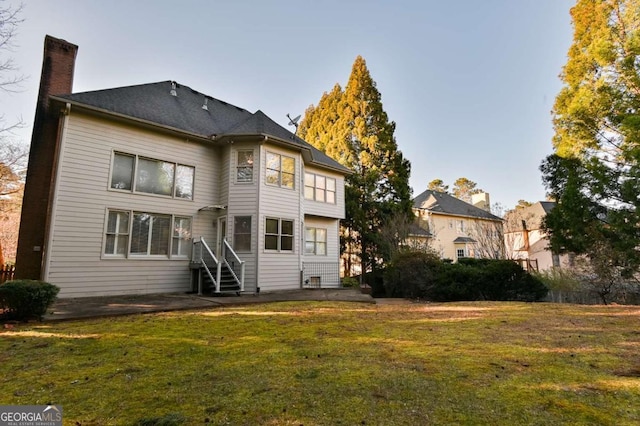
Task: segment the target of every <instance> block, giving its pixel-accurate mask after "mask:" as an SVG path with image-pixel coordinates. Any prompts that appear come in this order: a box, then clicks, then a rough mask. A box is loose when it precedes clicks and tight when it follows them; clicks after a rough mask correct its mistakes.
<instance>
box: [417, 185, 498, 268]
mask: <svg viewBox="0 0 640 426" xmlns="http://www.w3.org/2000/svg"><path fill="white" fill-rule="evenodd" d="M472 203H473V204H470V203H466V202H464V201H462V200H459V199H457V198H455V197H453V196H452V195H449V194H446V193H443V192H438V191H432V190H426V191H424V192H423V193H422V194H420V195H418V196H417V197H415V198H414V199H413V211H414V213H415V215H416V217H417V218H418V221H417V223H418V224H419V225H421V226H422V227H423V228H427V229H426V230H428V231H429V233H430V238H429V246H430V247H431V248H432V249H434V250H436V252H438V253H439V254H440V257H442V258H443V259H451V260H452V261H454V262H455V261H457V260H458V259H460V258H464V257H475V258H493V259H496V258H503V257H504V245H503V231H502V219H500V218H499V217H497V216H495V215H493V214H491V213H490V212H489V205H490V203H489V194H487V193H481V194H474V196H473V198H472Z"/></svg>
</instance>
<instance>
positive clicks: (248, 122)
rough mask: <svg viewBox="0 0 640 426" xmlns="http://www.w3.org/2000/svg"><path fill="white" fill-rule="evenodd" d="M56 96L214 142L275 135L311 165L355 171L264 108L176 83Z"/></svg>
mask: <svg viewBox="0 0 640 426" xmlns="http://www.w3.org/2000/svg"><path fill="white" fill-rule="evenodd" d="M173 93H175V96H174V95H173ZM52 98H53V99H55V100H58V101H61V102H70V103H71V104H76V105H80V106H83V107H87V108H90V109H94V110H98V111H101V112H104V113H107V114H113V115H115V116H120V117H124V118H130V119H134V120H136V121H141V122H144V123H148V124H151V125H158V126H161V127H164V128H167V129H171V130H175V131H178V132H184V133H187V134H191V135H195V136H199V137H201V138H205V139H210V140H216V139H222V138H227V137H232V136H236V137H237V136H265V137H270V138H272V139H275V140H276V141H278V142H280V143H285V144H287V145H288V146H291V147H294V148H297V149H300V150H301V151H304V152H306V153H307V154H308V155H307V159H308V160H309V161H310V162H311V163H315V164H317V165H319V166H324V167H328V168H331V169H334V170H336V171H339V172H343V173H350V170H349V169H348V168H346V167H344V166H342V165H341V164H340V163H338V162H337V161H335V160H333V159H332V158H330V157H328V156H327V155H326V154H324V153H323V152H321V151H319V150H317V149H316V148H314V147H313V146H311V145H310V144H309V143H307V142H306V141H304V140H303V139H301V138H299V137H297V136H296V135H294V134H293V133H291V132H290V131H288V130H287V129H285V128H284V127H282V126H280V125H279V124H277V123H276V122H275V121H273V120H272V119H271V118H269V117H268V116H267V115H266V114H264V113H263V112H262V111H260V110H258V111H256V112H255V113H251V112H249V111H247V110H246V109H243V108H240V107H237V106H234V105H231V104H229V103H227V102H224V101H221V100H219V99H216V98H213V97H211V96H208V95H204V94H202V93H199V92H197V91H195V90H193V89H191V88H190V87H187V86H184V85H181V84H178V83H176V82H172V81H161V82H158V83H148V84H141V85H136V86H126V87H118V88H113V89H105V90H95V91H90V92H82V93H72V94H65V95H57V96H53V97H52Z"/></svg>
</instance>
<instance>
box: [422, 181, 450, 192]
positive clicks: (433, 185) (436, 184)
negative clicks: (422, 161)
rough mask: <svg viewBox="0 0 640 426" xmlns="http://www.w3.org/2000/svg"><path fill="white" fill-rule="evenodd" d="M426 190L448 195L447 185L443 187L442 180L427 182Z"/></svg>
mask: <svg viewBox="0 0 640 426" xmlns="http://www.w3.org/2000/svg"><path fill="white" fill-rule="evenodd" d="M427 189H429V190H431V191H436V192H444V193H445V194H448V193H449V185H445V184H444V181H443V180H442V179H434V180H432V181H431V182H429V185H428V186H427Z"/></svg>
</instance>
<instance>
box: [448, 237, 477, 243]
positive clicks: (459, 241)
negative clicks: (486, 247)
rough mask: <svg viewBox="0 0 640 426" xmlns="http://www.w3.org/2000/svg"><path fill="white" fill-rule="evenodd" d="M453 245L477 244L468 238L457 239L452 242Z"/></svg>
mask: <svg viewBox="0 0 640 426" xmlns="http://www.w3.org/2000/svg"><path fill="white" fill-rule="evenodd" d="M453 242H454V243H456V244H461V243H477V241H476V240H474V239H473V238H470V237H458V238H456V239H455V240H453Z"/></svg>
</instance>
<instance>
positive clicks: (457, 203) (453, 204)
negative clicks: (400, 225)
mask: <svg viewBox="0 0 640 426" xmlns="http://www.w3.org/2000/svg"><path fill="white" fill-rule="evenodd" d="M413 208H415V209H424V210H429V211H430V212H432V213H440V214H450V215H456V216H467V217H474V218H478V219H487V220H502V219H500V218H499V217H498V216H495V215H493V214H491V213H489V212H488V211H486V210H483V209H481V208H478V207H476V206H474V205H471V204H469V203H465V202H464V201H462V200H459V199H457V198H456V197H454V196H452V195H449V194H446V193H444V192H438V191H432V190H429V189H427V190H426V191H424V192H423V193H422V194H420V195H418V196H417V197H415V198H414V199H413Z"/></svg>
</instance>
